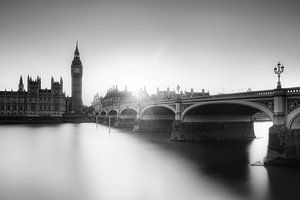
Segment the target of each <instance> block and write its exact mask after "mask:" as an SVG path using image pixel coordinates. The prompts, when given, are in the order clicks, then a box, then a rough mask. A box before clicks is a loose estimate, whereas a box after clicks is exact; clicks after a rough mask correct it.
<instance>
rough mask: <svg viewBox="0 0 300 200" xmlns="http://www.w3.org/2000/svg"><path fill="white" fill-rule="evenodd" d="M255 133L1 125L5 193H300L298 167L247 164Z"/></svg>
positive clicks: (36, 196)
mask: <svg viewBox="0 0 300 200" xmlns="http://www.w3.org/2000/svg"><path fill="white" fill-rule="evenodd" d="M270 126H271V123H270V122H260V123H255V133H256V136H257V139H254V140H218V141H213V140H211V141H199V142H173V141H169V134H167V133H142V134H132V132H131V131H129V130H122V129H111V132H110V133H109V131H108V128H107V127H106V126H102V125H98V126H97V127H96V125H95V124H93V123H83V124H58V125H3V126H0V130H1V131H0V199H1V200H21V199H22V200H27V199H28V200H48V199H49V200H50V199H51V200H69V199H70V200H71V199H72V200H94V199H95V200H96V199H101V200H102V199H103V200H156V199H159V200H177V199H178V200H179V199H188V200H194V199H195V200H196V199H205V200H210V199H213V200H217V199H220V200H227V199H228V200H229V199H230V200H235V199H251V200H252V199H253V200H259V199H267V200H268V199H269V200H279V199H282V200H283V199H288V200H293V199H295V200H296V199H297V200H298V199H300V190H299V186H300V170H299V168H295V167H294V168H293V167H279V166H270V167H267V168H265V167H261V166H250V164H251V163H254V162H256V161H259V160H261V159H262V158H263V157H264V156H265V154H266V149H267V140H268V128H269V127H270Z"/></svg>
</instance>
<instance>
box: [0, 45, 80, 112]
mask: <svg viewBox="0 0 300 200" xmlns="http://www.w3.org/2000/svg"><path fill="white" fill-rule="evenodd" d="M82 75H83V67H82V63H81V60H80V56H79V50H78V44H77V43H76V48H75V52H74V59H73V61H72V64H71V77H72V96H71V97H66V95H65V93H64V92H63V79H62V78H60V81H59V82H58V81H57V82H56V81H54V79H53V77H51V89H47V88H46V89H42V88H41V78H40V77H37V78H36V79H33V78H32V77H29V76H28V77H27V91H25V88H24V83H23V78H22V76H21V77H20V80H19V85H18V90H17V91H12V90H11V91H7V90H5V91H0V116H56V115H59V116H62V115H63V114H65V113H67V114H73V113H82V111H83V106H82Z"/></svg>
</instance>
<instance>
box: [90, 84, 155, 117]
mask: <svg viewBox="0 0 300 200" xmlns="http://www.w3.org/2000/svg"><path fill="white" fill-rule="evenodd" d="M149 99H150V95H149V94H148V92H147V91H146V88H145V87H144V89H140V90H139V92H138V93H137V94H136V95H133V93H132V92H129V91H127V88H126V87H125V89H124V90H123V91H121V90H119V89H118V87H117V86H113V87H112V88H110V89H109V90H107V92H106V94H105V96H104V97H102V96H99V94H96V95H95V96H94V99H93V102H92V106H93V107H94V110H95V112H99V111H100V110H103V108H106V107H109V106H115V105H119V104H123V103H128V102H137V101H139V100H140V101H144V100H149Z"/></svg>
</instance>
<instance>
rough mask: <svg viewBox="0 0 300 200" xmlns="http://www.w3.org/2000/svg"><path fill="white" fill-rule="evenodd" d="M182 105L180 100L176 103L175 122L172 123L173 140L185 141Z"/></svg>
mask: <svg viewBox="0 0 300 200" xmlns="http://www.w3.org/2000/svg"><path fill="white" fill-rule="evenodd" d="M181 111H182V105H181V101H180V99H177V101H176V102H175V120H174V121H173V123H172V132H171V140H184V138H183V137H182V134H181V133H182V130H183V129H182V117H181Z"/></svg>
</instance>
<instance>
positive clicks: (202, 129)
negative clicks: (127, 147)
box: [100, 87, 300, 161]
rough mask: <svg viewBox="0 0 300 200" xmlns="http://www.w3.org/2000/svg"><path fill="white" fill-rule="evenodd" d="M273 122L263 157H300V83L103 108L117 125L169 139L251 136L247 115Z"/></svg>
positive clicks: (249, 118)
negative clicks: (159, 133)
mask: <svg viewBox="0 0 300 200" xmlns="http://www.w3.org/2000/svg"><path fill="white" fill-rule="evenodd" d="M257 113H260V114H261V113H264V117H265V118H266V117H267V118H269V119H270V120H272V121H273V126H272V127H271V128H270V131H269V146H268V155H267V158H268V160H269V161H270V160H272V161H278V160H289V161H300V127H299V124H300V117H299V116H300V88H299V87H297V88H285V89H275V90H264V91H253V92H245V93H234V94H222V95H213V96H203V97H197V98H177V99H171V100H157V101H140V102H127V103H122V104H118V105H112V106H109V107H105V108H103V110H102V111H101V115H100V120H102V121H104V123H106V121H107V118H108V117H111V118H112V122H113V123H114V125H115V126H117V127H133V129H134V131H135V132H139V131H169V132H170V133H171V139H174V140H195V139H203V138H231V139H232V138H253V137H255V135H254V129H253V121H254V117H253V116H258V114H257Z"/></svg>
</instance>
